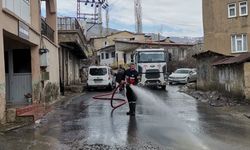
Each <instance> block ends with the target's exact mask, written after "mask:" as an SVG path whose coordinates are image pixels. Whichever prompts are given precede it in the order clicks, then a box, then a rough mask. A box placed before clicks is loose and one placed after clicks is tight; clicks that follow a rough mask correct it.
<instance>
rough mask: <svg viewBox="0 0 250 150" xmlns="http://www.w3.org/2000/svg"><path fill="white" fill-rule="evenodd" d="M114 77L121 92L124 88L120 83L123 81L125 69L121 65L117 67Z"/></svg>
mask: <svg viewBox="0 0 250 150" xmlns="http://www.w3.org/2000/svg"><path fill="white" fill-rule="evenodd" d="M115 76H116V78H115V80H116V82H117V83H118V85H120V89H119V90H120V91H122V90H123V88H124V86H123V84H122V82H123V81H124V80H125V69H124V68H123V67H122V65H120V66H119V68H118V71H117V73H116V75H115ZM121 84H122V85H121Z"/></svg>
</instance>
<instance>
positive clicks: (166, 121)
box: [131, 86, 209, 150]
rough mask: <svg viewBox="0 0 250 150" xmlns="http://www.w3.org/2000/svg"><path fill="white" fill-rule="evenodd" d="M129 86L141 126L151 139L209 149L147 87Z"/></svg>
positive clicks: (173, 145)
mask: <svg viewBox="0 0 250 150" xmlns="http://www.w3.org/2000/svg"><path fill="white" fill-rule="evenodd" d="M131 88H132V89H133V91H134V92H135V93H136V96H137V103H138V104H137V106H138V108H137V113H138V116H139V118H140V117H141V118H142V119H140V120H141V124H142V128H143V130H144V132H147V135H149V136H150V137H151V138H152V139H154V140H155V141H157V142H160V144H166V145H168V146H169V145H170V146H171V147H174V148H178V149H197V150H198V149H199V150H208V149H209V148H208V147H207V146H206V145H204V144H203V142H202V141H201V140H200V139H198V138H197V137H195V136H194V135H193V134H192V133H191V132H190V131H189V129H188V126H187V125H185V122H183V121H181V119H178V117H177V115H176V112H175V111H174V110H173V109H172V108H170V107H169V106H168V105H167V104H166V103H165V102H164V101H163V100H162V99H161V98H159V97H158V96H157V95H155V94H153V93H152V92H151V91H149V90H147V89H144V88H141V87H137V86H131ZM144 117H145V118H146V117H148V118H147V119H145V118H144Z"/></svg>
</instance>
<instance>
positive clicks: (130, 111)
mask: <svg viewBox="0 0 250 150" xmlns="http://www.w3.org/2000/svg"><path fill="white" fill-rule="evenodd" d="M132 105H133V104H132V103H131V102H129V103H128V106H129V112H127V115H131V113H132V107H133V106H132Z"/></svg>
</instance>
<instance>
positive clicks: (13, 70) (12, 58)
mask: <svg viewBox="0 0 250 150" xmlns="http://www.w3.org/2000/svg"><path fill="white" fill-rule="evenodd" d="M8 58H9V61H8V62H9V73H8V74H6V76H8V77H7V78H6V79H7V80H8V82H7V86H6V87H8V88H9V91H8V90H7V92H8V94H7V95H8V101H10V102H11V103H14V104H20V103H21V104H23V103H26V99H25V96H24V95H26V94H28V93H30V94H32V83H31V81H32V74H31V54H30V50H29V49H15V50H9V51H8Z"/></svg>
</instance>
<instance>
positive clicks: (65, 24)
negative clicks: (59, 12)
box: [57, 17, 84, 33]
mask: <svg viewBox="0 0 250 150" xmlns="http://www.w3.org/2000/svg"><path fill="white" fill-rule="evenodd" d="M57 22H58V30H81V32H82V33H84V32H83V31H84V30H83V28H82V27H81V25H80V23H79V22H78V20H77V19H76V18H73V17H59V18H57Z"/></svg>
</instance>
